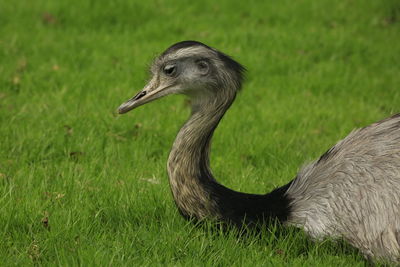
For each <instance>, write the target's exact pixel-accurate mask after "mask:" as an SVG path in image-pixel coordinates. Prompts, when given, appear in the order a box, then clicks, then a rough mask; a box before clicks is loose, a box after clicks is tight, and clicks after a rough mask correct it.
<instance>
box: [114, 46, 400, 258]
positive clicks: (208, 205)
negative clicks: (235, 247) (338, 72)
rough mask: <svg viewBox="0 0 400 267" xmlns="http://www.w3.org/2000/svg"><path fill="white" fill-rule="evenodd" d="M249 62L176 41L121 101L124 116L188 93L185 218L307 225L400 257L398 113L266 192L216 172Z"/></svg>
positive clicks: (179, 177)
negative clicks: (218, 145)
mask: <svg viewBox="0 0 400 267" xmlns="http://www.w3.org/2000/svg"><path fill="white" fill-rule="evenodd" d="M245 72H246V70H245V68H244V67H243V66H242V65H241V64H240V63H238V62H237V61H235V60H234V59H233V58H232V57H231V56H228V55H227V54H225V53H223V52H221V51H219V50H217V49H215V48H213V47H211V46H208V45H206V44H204V43H201V42H198V41H181V42H178V43H175V44H173V45H171V46H170V47H168V48H167V49H166V50H165V51H164V52H163V53H161V54H160V55H159V56H158V57H157V58H156V59H154V61H153V63H152V65H151V67H150V73H151V74H150V75H151V77H150V79H149V82H148V83H147V85H145V86H144V88H143V89H142V90H141V91H139V92H138V93H137V94H136V95H135V96H134V97H132V98H130V99H129V100H128V101H126V102H124V103H123V104H121V105H120V106H119V108H118V113H120V114H123V113H126V112H128V111H130V110H132V109H134V108H137V107H139V106H141V105H143V104H145V103H148V102H151V101H153V100H156V99H159V98H161V97H163V96H166V95H171V94H183V95H186V96H187V97H188V98H189V99H190V101H189V102H190V103H191V104H190V105H191V115H190V117H189V119H188V120H187V121H186V123H184V125H183V126H182V128H181V129H180V130H179V132H178V134H177V136H176V139H175V141H174V143H173V145H172V149H171V151H170V154H169V157H168V163H167V171H168V176H169V183H170V188H171V191H172V196H173V199H174V201H175V204H176V206H177V208H178V210H179V212H180V214H181V215H182V216H183V217H184V218H186V219H188V220H195V221H196V220H197V221H202V220H210V221H215V222H221V223H223V224H227V225H233V226H235V227H236V226H237V227H243V226H252V225H266V226H265V227H268V225H271V223H273V222H276V221H277V222H279V223H281V224H282V225H283V226H295V227H297V228H301V229H303V230H304V231H305V232H306V233H307V234H308V235H309V236H310V237H311V239H314V240H322V239H324V238H334V239H336V238H338V239H344V240H345V241H347V242H348V243H349V244H350V245H352V246H353V247H355V248H357V249H358V250H359V251H360V252H361V253H362V254H363V255H364V256H365V257H366V258H367V259H372V260H376V259H383V260H388V261H393V262H400V114H396V115H393V116H392V117H389V118H386V119H383V120H381V121H379V122H376V123H373V124H371V125H369V126H366V127H364V128H360V129H356V130H353V131H352V132H351V133H350V134H349V135H348V136H347V137H345V138H344V139H342V140H340V141H339V142H338V143H337V144H336V145H334V146H333V147H331V148H330V149H329V150H328V151H326V152H325V153H324V154H323V155H322V156H321V157H319V158H318V159H317V160H315V161H313V162H311V163H309V164H308V165H306V166H304V167H302V168H301V169H300V171H299V172H298V173H297V175H296V176H295V177H294V178H293V179H292V180H291V181H290V182H288V183H287V184H285V185H283V186H281V187H278V188H276V189H274V190H273V191H271V192H269V193H266V194H250V193H243V192H238V191H234V190H232V189H230V188H227V187H225V186H224V185H222V184H220V183H218V182H217V180H216V179H215V178H214V176H213V174H212V171H211V169H210V160H209V155H210V147H211V139H212V137H213V133H214V130H215V129H216V127H217V126H218V124H219V122H220V120H221V118H222V117H223V116H224V114H225V112H226V111H227V110H228V109H229V107H230V106H231V104H232V103H233V101H234V100H235V97H236V96H237V94H238V92H239V91H240V89H241V87H242V83H243V81H244V76H245Z"/></svg>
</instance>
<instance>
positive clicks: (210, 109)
mask: <svg viewBox="0 0 400 267" xmlns="http://www.w3.org/2000/svg"><path fill="white" fill-rule="evenodd" d="M234 98H235V96H234V95H233V96H232V97H231V98H228V99H227V100H226V99H225V100H219V99H218V97H216V98H213V100H210V101H203V103H201V104H195V105H194V107H193V110H192V115H191V117H190V118H189V120H188V121H187V122H186V123H185V125H184V126H183V127H182V128H181V130H180V131H179V133H178V135H177V137H176V139H175V142H174V144H173V147H172V150H171V153H170V155H169V160H168V173H169V178H170V185H171V190H172V194H173V197H174V199H175V203H176V205H177V206H178V209H179V211H180V212H181V214H182V215H183V216H185V217H187V218H196V219H200V220H201V219H204V218H213V219H216V220H219V221H226V222H230V223H234V224H236V225H241V224H242V223H243V222H249V223H253V222H260V223H263V222H265V221H267V220H269V219H278V220H280V221H285V220H286V218H287V216H288V212H289V200H288V199H287V198H286V196H285V192H286V190H287V188H288V186H289V185H286V186H284V187H281V188H278V189H276V190H274V191H273V192H271V193H270V194H267V195H254V194H246V193H240V192H236V191H233V190H231V189H228V188H226V187H224V186H223V185H221V184H219V183H217V182H216V180H215V179H214V177H213V175H212V173H211V170H210V167H209V151H210V142H211V138H212V135H213V132H214V130H215V128H216V127H217V125H218V123H219V121H220V120H221V118H222V117H223V115H224V114H225V111H226V110H227V109H228V108H229V106H230V105H231V103H232V102H233V100H234Z"/></svg>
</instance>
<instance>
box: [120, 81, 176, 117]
mask: <svg viewBox="0 0 400 267" xmlns="http://www.w3.org/2000/svg"><path fill="white" fill-rule="evenodd" d="M169 87H170V86H167V87H158V86H157V87H156V86H153V85H152V84H151V83H150V84H149V85H147V86H146V87H145V88H144V89H143V90H142V91H140V92H138V93H137V94H136V95H135V96H134V97H132V98H131V99H129V100H128V101H126V102H125V103H123V104H122V105H121V106H119V108H118V113H119V114H124V113H126V112H128V111H130V110H132V109H134V108H136V107H138V106H141V105H144V104H146V103H148V102H151V101H153V100H156V99H157V98H160V97H162V96H164V95H167V94H168V92H167V91H168V90H166V89H168V88H169Z"/></svg>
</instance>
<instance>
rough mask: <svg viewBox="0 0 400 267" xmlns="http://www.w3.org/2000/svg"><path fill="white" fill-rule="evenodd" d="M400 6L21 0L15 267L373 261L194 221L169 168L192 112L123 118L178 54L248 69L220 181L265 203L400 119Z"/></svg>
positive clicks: (11, 48) (218, 146)
mask: <svg viewBox="0 0 400 267" xmlns="http://www.w3.org/2000/svg"><path fill="white" fill-rule="evenodd" d="M399 21H400V5H399V3H398V1H395V0H393V1H386V0H385V1H361V0H354V1H339V2H332V1H327V0H321V1H311V0H301V1H289V0H284V1H279V2H273V1H263V2H262V1H228V0H225V1H191V2H190V3H188V2H186V1H164V0H154V1H153V0H151V1H123V0H117V1H89V0H80V1H77V0H73V1H46V0H37V1H11V0H4V1H2V3H1V8H0V122H1V124H0V138H1V139H0V140H1V141H0V238H1V242H0V258H1V259H2V260H1V264H2V265H64V266H65V265H83V266H92V265H96V266H97V265H127V266H131V265H133V264H135V265H151V266H154V265H156V266H157V265H174V266H182V265H188V266H191V265H213V266H247V265H254V266H260V265H263V266H287V265H290V266H316V265H321V266H342V265H347V266H364V265H365V264H366V262H365V261H364V260H363V258H362V256H361V255H359V254H358V253H357V252H356V251H354V250H352V249H350V248H348V247H347V246H346V245H343V244H342V243H340V242H339V243H335V242H330V241H323V242H316V243H315V242H312V241H310V240H309V239H308V238H307V237H306V236H305V235H304V234H303V233H302V232H301V231H291V230H289V231H288V233H287V234H285V235H281V236H276V235H275V234H274V233H269V232H265V233H263V234H262V235H261V238H260V237H257V236H252V235H250V236H247V237H243V238H239V237H238V236H237V234H236V233H235V231H231V232H229V233H227V234H222V233H220V232H218V231H212V230H211V229H210V227H207V226H205V227H196V226H193V225H192V224H190V223H187V222H185V221H184V220H183V219H182V218H181V217H180V216H179V214H178V212H177V210H176V208H175V207H174V204H173V201H172V197H171V194H170V191H169V188H168V177H167V174H166V171H165V164H166V159H167V155H168V151H169V149H170V146H171V144H172V142H173V139H174V137H175V134H176V132H177V130H178V128H179V126H180V125H181V124H182V123H183V122H184V120H185V118H186V117H187V116H188V114H189V110H188V109H187V107H186V106H185V101H184V99H183V97H169V98H166V99H163V100H160V101H158V102H157V103H154V104H149V105H146V106H145V107H142V108H139V109H138V110H135V111H133V112H132V113H129V115H125V116H117V115H116V114H115V109H116V108H117V107H118V105H119V104H120V103H122V102H123V101H125V100H126V99H127V98H128V97H130V96H132V95H133V94H134V93H135V92H136V91H138V90H139V89H140V88H141V87H142V86H143V85H144V83H145V79H146V77H147V73H146V71H145V70H146V68H147V66H148V63H149V62H150V61H151V60H152V59H153V58H154V56H155V55H156V54H157V53H159V52H162V51H163V50H164V49H165V48H166V47H168V46H169V45H171V44H173V43H175V42H177V41H180V40H185V39H195V40H199V41H203V42H205V43H207V44H209V45H211V46H214V47H216V48H218V49H220V50H222V51H223V52H226V53H228V54H230V55H232V56H234V58H236V59H237V60H238V61H240V62H241V63H243V64H244V65H245V66H247V68H248V75H247V82H246V84H245V86H244V89H243V91H242V92H241V93H240V95H239V97H238V98H237V100H236V103H235V104H234V105H233V107H232V108H231V110H230V111H229V112H228V113H227V115H226V117H225V118H224V119H223V120H222V123H221V125H220V127H219V128H218V129H217V131H216V134H215V138H214V143H213V150H212V151H213V153H212V160H211V161H212V167H213V169H214V174H215V176H216V177H217V178H218V179H219V181H220V182H221V183H223V184H224V185H226V186H228V187H230V188H234V189H236V190H240V191H246V192H253V193H264V192H266V191H269V190H271V189H273V188H274V187H276V186H278V185H281V184H283V183H285V182H288V181H289V180H290V179H291V178H293V177H294V176H295V174H296V172H297V171H298V169H299V167H300V166H301V165H302V164H304V162H308V161H310V160H312V159H315V158H316V157H318V156H319V155H321V154H322V153H323V152H324V151H326V150H327V149H328V148H329V147H330V146H332V145H333V144H335V143H336V141H337V140H339V139H340V138H343V137H344V136H346V134H347V133H349V132H350V131H351V130H352V129H353V128H356V127H361V126H365V125H368V124H370V123H372V122H374V121H377V120H380V119H383V118H385V117H388V116H389V115H391V114H394V113H396V112H400V108H399V103H400V75H399V73H400V24H399Z"/></svg>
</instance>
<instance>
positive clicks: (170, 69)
mask: <svg viewBox="0 0 400 267" xmlns="http://www.w3.org/2000/svg"><path fill="white" fill-rule="evenodd" d="M163 71H164V74H165V75H167V76H174V75H175V73H176V66H175V65H167V66H165V67H164V70H163Z"/></svg>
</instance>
